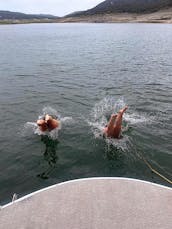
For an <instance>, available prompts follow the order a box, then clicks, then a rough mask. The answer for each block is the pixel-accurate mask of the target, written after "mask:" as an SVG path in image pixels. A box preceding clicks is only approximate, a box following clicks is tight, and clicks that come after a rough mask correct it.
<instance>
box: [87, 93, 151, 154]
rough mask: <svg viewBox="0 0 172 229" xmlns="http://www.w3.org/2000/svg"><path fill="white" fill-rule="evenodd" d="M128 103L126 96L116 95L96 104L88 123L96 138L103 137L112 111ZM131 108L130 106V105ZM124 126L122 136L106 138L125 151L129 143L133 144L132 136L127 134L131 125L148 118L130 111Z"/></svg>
mask: <svg viewBox="0 0 172 229" xmlns="http://www.w3.org/2000/svg"><path fill="white" fill-rule="evenodd" d="M125 106H126V103H125V101H124V98H119V99H118V100H115V98H114V97H106V98H104V99H103V100H101V101H100V102H98V103H97V104H95V106H94V108H93V110H92V112H91V118H90V120H88V124H89V125H90V126H91V128H92V131H93V134H94V137H95V138H103V129H104V127H105V126H106V125H107V123H108V121H109V118H110V116H111V114H112V113H117V112H118V111H119V110H120V109H122V108H124V107H125ZM129 109H130V107H129ZM123 120H124V122H123V123H124V127H123V129H122V138H120V139H111V138H105V141H106V143H107V144H108V145H113V146H115V147H116V148H120V149H122V150H123V151H126V150H127V149H128V145H131V142H130V138H129V136H128V135H127V131H128V130H129V127H130V125H135V124H138V123H143V122H147V121H148V119H147V118H146V117H144V116H142V115H139V114H137V113H131V111H128V110H127V112H126V113H124V116H123Z"/></svg>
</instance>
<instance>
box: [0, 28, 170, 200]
mask: <svg viewBox="0 0 172 229" xmlns="http://www.w3.org/2000/svg"><path fill="white" fill-rule="evenodd" d="M171 37H172V27H171V25H165V24H30V25H3V26H0V53H1V55H0V114H1V119H0V136H1V137H0V153H1V159H0V202H1V203H2V204H3V203H5V202H8V201H10V200H11V197H12V195H13V194H14V193H17V194H18V195H19V196H23V195H25V194H27V193H30V192H33V191H35V190H38V189H40V188H43V187H47V186H49V185H51V184H55V183H58V182H62V181H66V180H71V179H75V178H84V177H100V176H120V177H133V178H139V179H144V180H148V181H153V182H156V183H160V184H165V185H169V184H168V183H166V182H165V181H163V180H162V179H161V178H159V177H158V176H156V175H155V174H153V173H152V172H151V171H150V169H149V168H148V167H147V166H146V165H145V163H144V162H143V160H142V159H141V157H140V155H144V157H145V158H146V159H147V160H148V161H149V162H150V163H151V165H152V166H153V167H154V168H156V169H157V170H158V171H159V172H161V173H162V174H163V175H165V176H167V177H168V178H171V172H172V169H171V165H172V162H171V161H172V152H171V148H172V147H171V146H172V143H171V136H172V63H171V59H172V43H171ZM125 104H128V106H129V109H128V111H127V113H126V115H125V116H124V121H125V122H124V125H126V126H128V130H127V131H126V132H125V133H124V134H123V139H122V140H121V141H116V142H113V143H114V144H113V146H112V145H109V144H108V143H107V142H106V141H105V140H104V139H103V138H102V137H101V136H100V130H101V127H102V125H103V124H104V122H105V121H106V119H107V118H108V116H109V115H110V113H111V112H113V111H117V109H118V108H120V107H122V106H124V105H125ZM42 109H44V110H46V109H55V110H56V111H57V112H58V114H59V115H60V117H61V119H62V120H63V122H62V129H61V130H60V131H59V133H58V142H56V141H52V140H47V138H46V136H45V137H44V138H41V136H39V135H37V134H34V131H33V129H32V128H28V126H27V127H26V123H27V122H34V121H35V120H36V119H37V117H38V116H39V115H40V114H42V113H43V111H42ZM66 117H68V118H66ZM66 120H67V121H66Z"/></svg>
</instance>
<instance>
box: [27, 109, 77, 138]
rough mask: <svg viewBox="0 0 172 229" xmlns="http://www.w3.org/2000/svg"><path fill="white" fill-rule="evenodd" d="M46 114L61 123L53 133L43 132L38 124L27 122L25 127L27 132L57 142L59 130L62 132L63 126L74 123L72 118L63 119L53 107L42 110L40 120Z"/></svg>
mask: <svg viewBox="0 0 172 229" xmlns="http://www.w3.org/2000/svg"><path fill="white" fill-rule="evenodd" d="M46 114H49V115H51V116H53V117H57V118H58V120H59V121H60V125H59V126H58V127H57V128H55V129H54V130H52V131H44V132H43V131H41V130H40V129H39V127H38V126H37V124H36V122H26V123H25V125H24V130H25V132H27V133H28V132H31V133H34V134H37V135H46V136H48V137H49V138H51V139H53V140H56V139H58V136H59V130H61V128H62V125H63V124H68V123H71V122H72V121H73V119H72V117H62V116H61V115H60V114H59V113H58V112H57V111H56V110H55V109H54V108H52V107H44V108H43V109H42V112H41V114H40V115H39V116H38V119H41V118H42V117H44V116H45V115H46Z"/></svg>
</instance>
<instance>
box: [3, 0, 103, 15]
mask: <svg viewBox="0 0 172 229" xmlns="http://www.w3.org/2000/svg"><path fill="white" fill-rule="evenodd" d="M100 2H103V0H0V10H9V11H18V12H23V13H48V14H54V15H56V16H63V15H66V14H69V13H72V12H74V11H79V10H86V9H89V8H92V7H94V6H96V5H97V4H99V3H100Z"/></svg>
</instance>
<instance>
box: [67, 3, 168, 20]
mask: <svg viewBox="0 0 172 229" xmlns="http://www.w3.org/2000/svg"><path fill="white" fill-rule="evenodd" d="M171 6H172V0H106V1H104V2H102V3H100V4H99V5H97V6H96V7H94V8H92V9H90V10H86V11H82V12H76V13H73V14H72V17H75V16H77V17H78V16H86V15H96V14H107V13H151V12H156V11H158V10H161V9H164V8H168V7H171ZM68 16H70V17H71V14H70V15H67V16H66V17H68Z"/></svg>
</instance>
